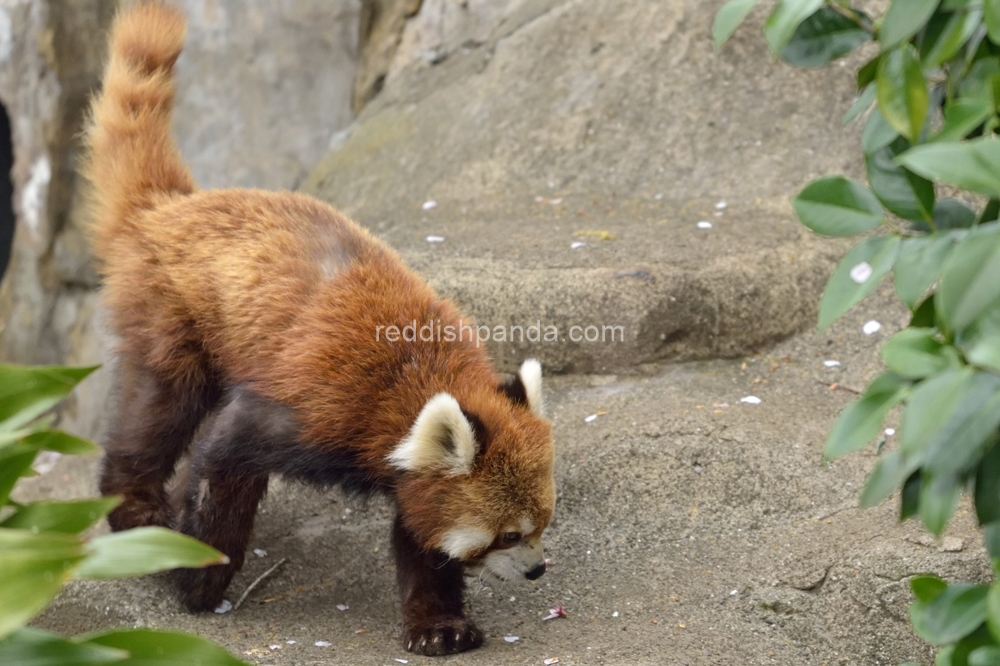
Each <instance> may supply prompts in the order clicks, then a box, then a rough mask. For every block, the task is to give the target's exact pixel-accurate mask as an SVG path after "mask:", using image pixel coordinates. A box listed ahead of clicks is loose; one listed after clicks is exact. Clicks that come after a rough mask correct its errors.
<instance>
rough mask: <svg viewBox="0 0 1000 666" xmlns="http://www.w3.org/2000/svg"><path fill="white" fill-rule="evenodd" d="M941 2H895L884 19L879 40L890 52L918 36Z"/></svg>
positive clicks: (908, 0)
mask: <svg viewBox="0 0 1000 666" xmlns="http://www.w3.org/2000/svg"><path fill="white" fill-rule="evenodd" d="M939 2H940V0H893V2H892V4H891V5H889V10H888V11H887V12H886V13H885V17H884V18H883V19H882V25H881V27H880V28H879V31H878V39H879V41H880V42H881V43H882V50H883V51H888V50H889V49H891V48H893V47H894V46H896V45H897V44H901V43H903V42H905V41H906V40H908V39H909V38H910V37H913V36H914V35H915V34H917V33H918V32H919V31H920V29H921V28H923V27H924V24H925V23H927V21H928V20H929V19H930V17H931V15H932V14H933V13H934V10H935V9H937V6H938V3H939Z"/></svg>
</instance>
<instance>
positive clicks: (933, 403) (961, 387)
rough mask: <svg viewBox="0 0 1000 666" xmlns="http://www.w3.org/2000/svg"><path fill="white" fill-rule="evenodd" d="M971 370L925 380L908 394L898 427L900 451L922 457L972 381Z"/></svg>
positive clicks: (947, 372)
mask: <svg viewBox="0 0 1000 666" xmlns="http://www.w3.org/2000/svg"><path fill="white" fill-rule="evenodd" d="M973 374H974V371H973V370H972V369H971V368H956V369H950V370H946V371H945V372H942V373H941V374H939V375H937V376H936V377H931V378H930V379H925V380H924V381H922V382H920V383H919V384H917V385H916V387H915V388H914V389H913V390H912V391H911V392H910V395H909V398H908V399H907V401H906V409H905V410H904V411H903V419H902V423H901V424H900V444H899V446H900V449H902V451H903V452H904V453H906V454H908V455H921V456H922V455H923V454H924V451H926V450H927V446H928V444H930V442H931V440H932V439H933V438H934V436H935V435H936V434H937V433H938V431H939V430H941V428H943V427H944V425H945V424H946V423H947V422H948V419H950V418H951V415H952V414H953V413H954V411H955V408H956V407H957V405H958V403H959V402H960V401H961V399H962V398H963V397H964V395H965V393H966V391H967V390H968V388H969V386H970V385H971V382H972V376H973Z"/></svg>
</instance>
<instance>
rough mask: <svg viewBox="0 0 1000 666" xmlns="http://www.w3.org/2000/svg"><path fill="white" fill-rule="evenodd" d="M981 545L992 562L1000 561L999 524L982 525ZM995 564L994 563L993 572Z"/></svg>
mask: <svg viewBox="0 0 1000 666" xmlns="http://www.w3.org/2000/svg"><path fill="white" fill-rule="evenodd" d="M982 530H983V544H984V545H985V546H986V552H987V553H988V554H989V556H990V557H991V558H993V560H994V561H995V560H997V559H1000V522H997V523H990V524H989V525H983V526H982ZM995 567H996V563H995V562H994V571H995Z"/></svg>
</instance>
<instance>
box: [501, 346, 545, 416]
mask: <svg viewBox="0 0 1000 666" xmlns="http://www.w3.org/2000/svg"><path fill="white" fill-rule="evenodd" d="M499 390H500V392H501V393H503V394H504V395H506V396H507V398H508V399H510V401H511V402H513V403H514V404H515V405H524V406H525V407H527V408H528V409H530V410H531V411H532V412H533V413H534V414H536V415H538V416H541V415H542V364H541V363H539V362H538V361H536V360H535V359H533V358H529V359H528V360H527V361H525V362H524V363H522V364H521V369H520V370H519V371H518V373H517V374H516V375H514V376H512V377H508V378H507V379H505V380H504V381H503V382H501V383H500V386H499Z"/></svg>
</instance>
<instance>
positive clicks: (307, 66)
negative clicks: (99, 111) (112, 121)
mask: <svg viewBox="0 0 1000 666" xmlns="http://www.w3.org/2000/svg"><path fill="white" fill-rule="evenodd" d="M182 6H183V7H184V9H185V12H186V14H187V16H188V22H189V27H188V44H187V46H186V47H185V49H184V53H183V54H182V55H181V58H180V60H178V69H177V84H178V97H179V104H178V106H177V113H176V116H175V123H174V131H175V134H176V136H177V138H178V143H179V144H180V146H181V152H182V153H183V154H184V157H185V159H186V160H187V161H188V163H189V164H190V165H191V169H192V171H193V172H194V174H195V178H196V180H197V181H198V184H199V185H201V186H202V187H206V188H208V187H237V186H242V187H264V188H271V189H274V188H292V189H294V188H296V187H297V186H298V185H299V184H300V183H301V182H302V180H303V179H304V178H305V175H306V174H307V173H308V171H309V170H310V169H312V168H313V167H314V166H315V164H316V163H317V162H318V161H319V159H320V158H321V157H322V156H323V154H324V153H325V152H326V151H327V150H328V144H329V140H330V138H331V137H332V136H333V135H334V134H335V133H336V132H337V131H339V130H341V129H343V128H344V127H345V126H347V124H348V123H350V122H351V120H353V114H352V112H351V96H350V95H351V85H352V82H353V80H354V75H355V72H356V69H357V61H358V53H357V51H358V17H359V13H360V9H361V1H360V0H296V1H295V2H272V1H269V0H254V1H253V2H247V1H246V0H208V1H206V0H184V2H183V3H182Z"/></svg>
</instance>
